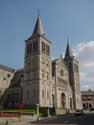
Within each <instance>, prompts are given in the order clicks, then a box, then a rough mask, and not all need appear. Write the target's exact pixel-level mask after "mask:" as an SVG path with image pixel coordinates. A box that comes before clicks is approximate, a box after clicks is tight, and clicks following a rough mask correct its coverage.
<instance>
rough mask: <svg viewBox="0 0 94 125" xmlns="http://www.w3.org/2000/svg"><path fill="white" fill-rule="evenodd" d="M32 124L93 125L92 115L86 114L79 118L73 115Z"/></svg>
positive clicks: (93, 118)
mask: <svg viewBox="0 0 94 125" xmlns="http://www.w3.org/2000/svg"><path fill="white" fill-rule="evenodd" d="M33 123H34V124H45V125H46V124H55V125H56V124H64V125H94V114H93V113H87V114H84V115H80V116H75V115H74V114H71V115H65V116H59V117H55V118H49V119H46V120H41V121H39V122H33Z"/></svg>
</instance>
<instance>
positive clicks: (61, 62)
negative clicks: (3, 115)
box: [4, 16, 82, 113]
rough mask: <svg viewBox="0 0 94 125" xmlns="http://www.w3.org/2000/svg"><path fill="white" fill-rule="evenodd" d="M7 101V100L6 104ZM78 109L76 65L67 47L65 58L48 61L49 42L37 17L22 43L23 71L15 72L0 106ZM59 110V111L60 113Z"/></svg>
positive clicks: (79, 99) (77, 72) (77, 70)
mask: <svg viewBox="0 0 94 125" xmlns="http://www.w3.org/2000/svg"><path fill="white" fill-rule="evenodd" d="M7 99H8V100H7ZM19 103H22V104H23V105H24V107H31V106H32V105H36V104H39V106H40V107H50V108H53V107H54V108H55V109H56V112H57V113H58V112H62V111H63V112H64V111H66V109H70V110H76V109H81V108H82V105H81V94H80V81H79V63H78V61H77V60H76V59H75V58H74V56H73V54H72V51H71V49H70V46H69V43H67V48H66V53H65V58H62V56H60V57H59V58H58V59H55V60H52V58H51V41H49V40H48V38H47V36H46V35H45V34H44V31H43V26H42V23H41V19H40V17H39V16H38V18H37V21H36V24H35V27H34V31H33V33H32V35H31V36H30V37H29V38H28V39H27V40H26V41H25V58H24V69H22V70H18V71H17V72H16V73H15V75H14V78H13V80H12V82H11V85H10V87H9V88H8V89H7V90H6V93H5V100H4V105H7V106H11V105H12V106H17V105H19ZM61 109H62V110H61Z"/></svg>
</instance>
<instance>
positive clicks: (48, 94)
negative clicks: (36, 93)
mask: <svg viewBox="0 0 94 125" xmlns="http://www.w3.org/2000/svg"><path fill="white" fill-rule="evenodd" d="M47 99H49V91H47Z"/></svg>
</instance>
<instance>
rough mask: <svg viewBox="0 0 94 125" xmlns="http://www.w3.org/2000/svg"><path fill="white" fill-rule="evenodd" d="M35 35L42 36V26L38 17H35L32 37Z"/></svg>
mask: <svg viewBox="0 0 94 125" xmlns="http://www.w3.org/2000/svg"><path fill="white" fill-rule="evenodd" d="M37 34H40V35H44V31H43V26H42V22H41V19H40V16H38V17H37V21H36V24H35V27H34V30H33V34H32V36H33V35H37Z"/></svg>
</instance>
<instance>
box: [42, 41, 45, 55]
mask: <svg viewBox="0 0 94 125" xmlns="http://www.w3.org/2000/svg"><path fill="white" fill-rule="evenodd" d="M42 52H43V53H45V43H44V42H42Z"/></svg>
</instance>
